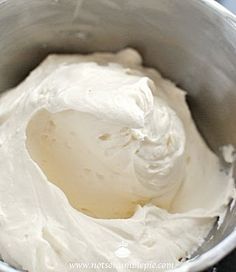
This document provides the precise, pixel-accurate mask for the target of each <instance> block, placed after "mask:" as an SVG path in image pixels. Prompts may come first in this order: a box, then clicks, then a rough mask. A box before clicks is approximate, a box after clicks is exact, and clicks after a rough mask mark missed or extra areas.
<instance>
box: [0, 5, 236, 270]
mask: <svg viewBox="0 0 236 272" xmlns="http://www.w3.org/2000/svg"><path fill="white" fill-rule="evenodd" d="M0 35H1V39H0V91H4V90H6V89H8V88H10V87H13V86H15V85H16V84H17V83H18V82H20V81H21V80H22V79H23V78H24V77H25V76H26V75H27V74H28V73H29V71H30V70H32V69H33V68H34V67H35V66H36V65H37V64H38V63H39V62H40V61H41V60H42V59H43V58H44V57H45V56H46V55H48V54H49V53H52V52H53V53H75V52H80V53H81V52H82V53H88V52H93V51H116V50H119V49H121V48H124V47H127V46H131V47H134V48H137V49H138V50H139V51H140V52H141V53H142V55H143V56H144V60H145V64H146V65H148V66H154V67H156V68H158V69H159V70H160V71H161V72H162V73H163V75H164V76H166V77H168V78H170V79H172V80H173V81H175V82H176V83H177V84H178V85H179V86H181V87H182V88H184V89H186V90H187V91H188V99H189V103H190V106H191V110H192V113H193V116H194V119H195V121H196V123H197V125H198V127H199V129H200V131H201V132H202V134H203V136H204V137H205V139H206V141H207V142H208V144H209V145H210V147H211V148H212V149H213V150H214V151H215V152H216V153H218V152H219V146H221V145H223V144H229V143H231V144H234V145H235V146H236V106H235V105H236V17H235V16H234V15H232V14H231V13H230V12H228V11H226V10H225V9H224V8H223V7H221V6H220V5H218V4H217V3H216V2H214V1H213V0H212V1H211V0H189V1H182V0H158V1H157V0H146V1H143V0H86V1H83V0H31V1H28V0H15V1H14V0H11V1H6V0H5V1H4V0H0ZM235 215H236V207H234V208H233V209H231V210H229V212H228V214H227V216H226V218H225V221H224V223H223V224H222V226H221V227H220V228H219V229H216V228H215V229H214V230H213V231H212V233H211V235H213V239H208V240H207V241H206V242H205V244H204V245H203V246H202V247H201V248H200V249H199V250H198V252H196V254H195V256H194V258H193V259H192V260H191V261H189V262H188V263H186V264H185V265H184V266H182V267H181V268H180V270H178V271H181V272H184V271H200V270H202V269H205V268H206V267H208V266H210V265H212V264H214V263H216V262H217V261H219V260H220V259H221V258H223V257H224V256H225V255H226V254H227V253H229V252H230V251H231V250H232V249H233V248H235V247H236V232H235V231H234V230H235V226H236V216H235ZM209 237H210V236H209ZM0 270H1V271H12V270H9V268H4V266H3V265H1V264H0Z"/></svg>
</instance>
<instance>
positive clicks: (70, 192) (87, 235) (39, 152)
mask: <svg viewBox="0 0 236 272" xmlns="http://www.w3.org/2000/svg"><path fill="white" fill-rule="evenodd" d="M219 169H220V163H219V160H218V158H217V157H216V156H215V155H214V154H213V153H212V152H211V151H210V150H209V149H208V148H207V146H206V145H205V143H204V142H203V140H202V139H201V137H200V135H199V133H198V131H197V130H196V128H195V125H194V123H193V121H192V118H191V115H190V113H189V110H188V107H187V105H186V102H185V93H184V92H183V91H182V90H180V89H178V88H177V87H176V86H175V85H174V84H173V83H171V82H170V81H168V80H165V79H163V78H162V77H161V76H160V75H159V74H158V72H157V71H155V70H153V69H150V68H143V67H142V65H141V57H140V56H139V55H138V53H137V52H136V51H134V50H131V49H126V50H123V51H121V52H119V53H117V54H107V53H106V54H105V53H97V54H93V55H87V56H82V55H68V56H67V55H51V56H49V57H48V58H47V59H46V60H45V61H44V62H43V63H42V64H41V65H40V66H39V67H38V68H36V69H35V70H34V71H33V72H32V73H31V74H30V75H29V76H28V77H27V79H26V80H25V81H24V82H23V83H21V84H20V85H19V86H17V87H16V88H15V89H13V90H11V91H9V92H7V93H6V94H4V95H3V96H2V97H1V100H0V254H1V256H2V258H3V259H4V260H5V261H6V262H8V263H10V264H12V265H14V266H16V267H18V268H23V269H26V270H28V271H35V272H36V271H45V272H47V271H55V272H58V271H67V270H68V271H71V267H70V266H69V263H71V262H79V263H82V262H84V263H87V264H88V263H102V262H105V263H112V264H121V263H123V264H124V263H130V264H131V263H135V262H141V263H146V262H150V261H153V262H155V263H163V262H165V263H168V262H169V263H172V264H173V265H174V266H175V265H176V266H178V265H179V264H180V263H179V261H178V260H179V259H180V258H183V257H186V256H187V255H188V254H190V253H191V252H193V251H194V250H195V249H196V248H197V247H198V246H199V245H200V244H201V243H202V241H203V239H204V238H205V237H206V235H207V234H208V232H209V230H210V229H211V227H212V225H213V223H214V222H215V220H216V217H217V216H221V215H222V214H223V213H224V211H225V208H226V206H227V204H228V202H229V200H230V198H233V197H235V190H234V185H233V180H232V178H230V177H228V176H226V174H224V173H223V172H220V170H219ZM120 243H123V244H122V245H123V246H122V248H121V247H120V246H119V245H120ZM164 270H165V269H164ZM77 271H80V270H77ZM88 271H89V270H88ZM91 271H92V270H91ZM93 271H94V269H93ZM112 271H119V269H118V268H117V267H116V268H115V267H114V270H112ZM150 271H151V269H150Z"/></svg>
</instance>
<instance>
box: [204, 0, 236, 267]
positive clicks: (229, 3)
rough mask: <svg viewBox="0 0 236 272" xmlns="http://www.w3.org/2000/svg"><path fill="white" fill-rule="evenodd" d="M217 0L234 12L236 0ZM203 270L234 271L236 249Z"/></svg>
mask: <svg viewBox="0 0 236 272" xmlns="http://www.w3.org/2000/svg"><path fill="white" fill-rule="evenodd" d="M217 2H219V3H221V4H222V5H224V6H225V7H226V8H228V9H229V10H231V11H232V12H233V13H235V14H236V0H218V1H217ZM235 57H236V56H235ZM204 272H236V250H234V251H233V252H232V253H231V254H229V255H228V256H227V257H225V258H224V259H223V260H222V261H220V262H219V263H218V264H216V265H215V266H213V267H211V268H209V269H208V270H205V271H204Z"/></svg>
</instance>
